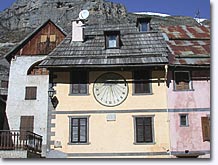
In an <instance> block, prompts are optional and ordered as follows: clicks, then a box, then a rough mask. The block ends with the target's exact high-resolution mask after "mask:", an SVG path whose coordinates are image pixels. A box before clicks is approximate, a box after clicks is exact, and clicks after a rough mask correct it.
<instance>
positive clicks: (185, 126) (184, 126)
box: [180, 125, 189, 128]
mask: <svg viewBox="0 0 218 165" xmlns="http://www.w3.org/2000/svg"><path fill="white" fill-rule="evenodd" d="M180 127H182V128H187V127H189V125H180Z"/></svg>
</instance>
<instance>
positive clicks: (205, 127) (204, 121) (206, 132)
mask: <svg viewBox="0 0 218 165" xmlns="http://www.w3.org/2000/svg"><path fill="white" fill-rule="evenodd" d="M201 127H202V136H203V141H204V142H205V141H210V118H209V117H202V118H201Z"/></svg>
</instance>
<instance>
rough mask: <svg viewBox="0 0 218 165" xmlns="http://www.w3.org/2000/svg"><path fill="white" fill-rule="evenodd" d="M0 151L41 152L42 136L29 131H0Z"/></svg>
mask: <svg viewBox="0 0 218 165" xmlns="http://www.w3.org/2000/svg"><path fill="white" fill-rule="evenodd" d="M0 150H28V151H30V152H34V153H41V152H42V136H40V135H37V134H35V133H33V132H29V131H12V130H7V131H5V130H0Z"/></svg>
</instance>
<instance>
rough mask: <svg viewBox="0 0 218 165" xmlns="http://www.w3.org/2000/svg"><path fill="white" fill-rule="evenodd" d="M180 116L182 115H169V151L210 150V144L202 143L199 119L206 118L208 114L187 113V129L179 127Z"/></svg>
mask: <svg viewBox="0 0 218 165" xmlns="http://www.w3.org/2000/svg"><path fill="white" fill-rule="evenodd" d="M180 114H182V113H170V134H171V150H172V151H185V150H189V151H202V150H210V142H203V138H202V128H201V117H203V116H207V115H206V114H209V112H208V113H205V112H190V113H188V118H189V126H188V127H180ZM186 114H187V113H186Z"/></svg>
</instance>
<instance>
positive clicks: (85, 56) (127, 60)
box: [40, 24, 168, 67]
mask: <svg viewBox="0 0 218 165" xmlns="http://www.w3.org/2000/svg"><path fill="white" fill-rule="evenodd" d="M115 30H119V31H120V37H121V42H122V46H121V47H120V49H105V36H104V31H115ZM84 32H85V36H86V40H85V41H84V42H71V34H69V35H68V36H67V37H66V38H65V40H64V41H63V42H62V43H61V44H60V45H59V46H58V47H57V48H56V49H55V50H54V51H53V52H51V53H50V54H49V58H47V59H46V60H44V61H43V62H42V63H41V64H40V65H41V66H50V67H52V66H87V65H88V66H90V67H91V66H96V65H97V66H102V67H105V66H106V65H107V66H109V65H113V66H114V65H122V66H123V65H126V66H127V65H140V64H164V63H168V59H167V55H168V54H167V52H168V50H167V45H166V43H165V41H164V38H163V36H162V33H159V32H138V30H137V28H136V25H135V24H128V25H127V24H120V25H96V26H87V27H86V28H85V30H84Z"/></svg>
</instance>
